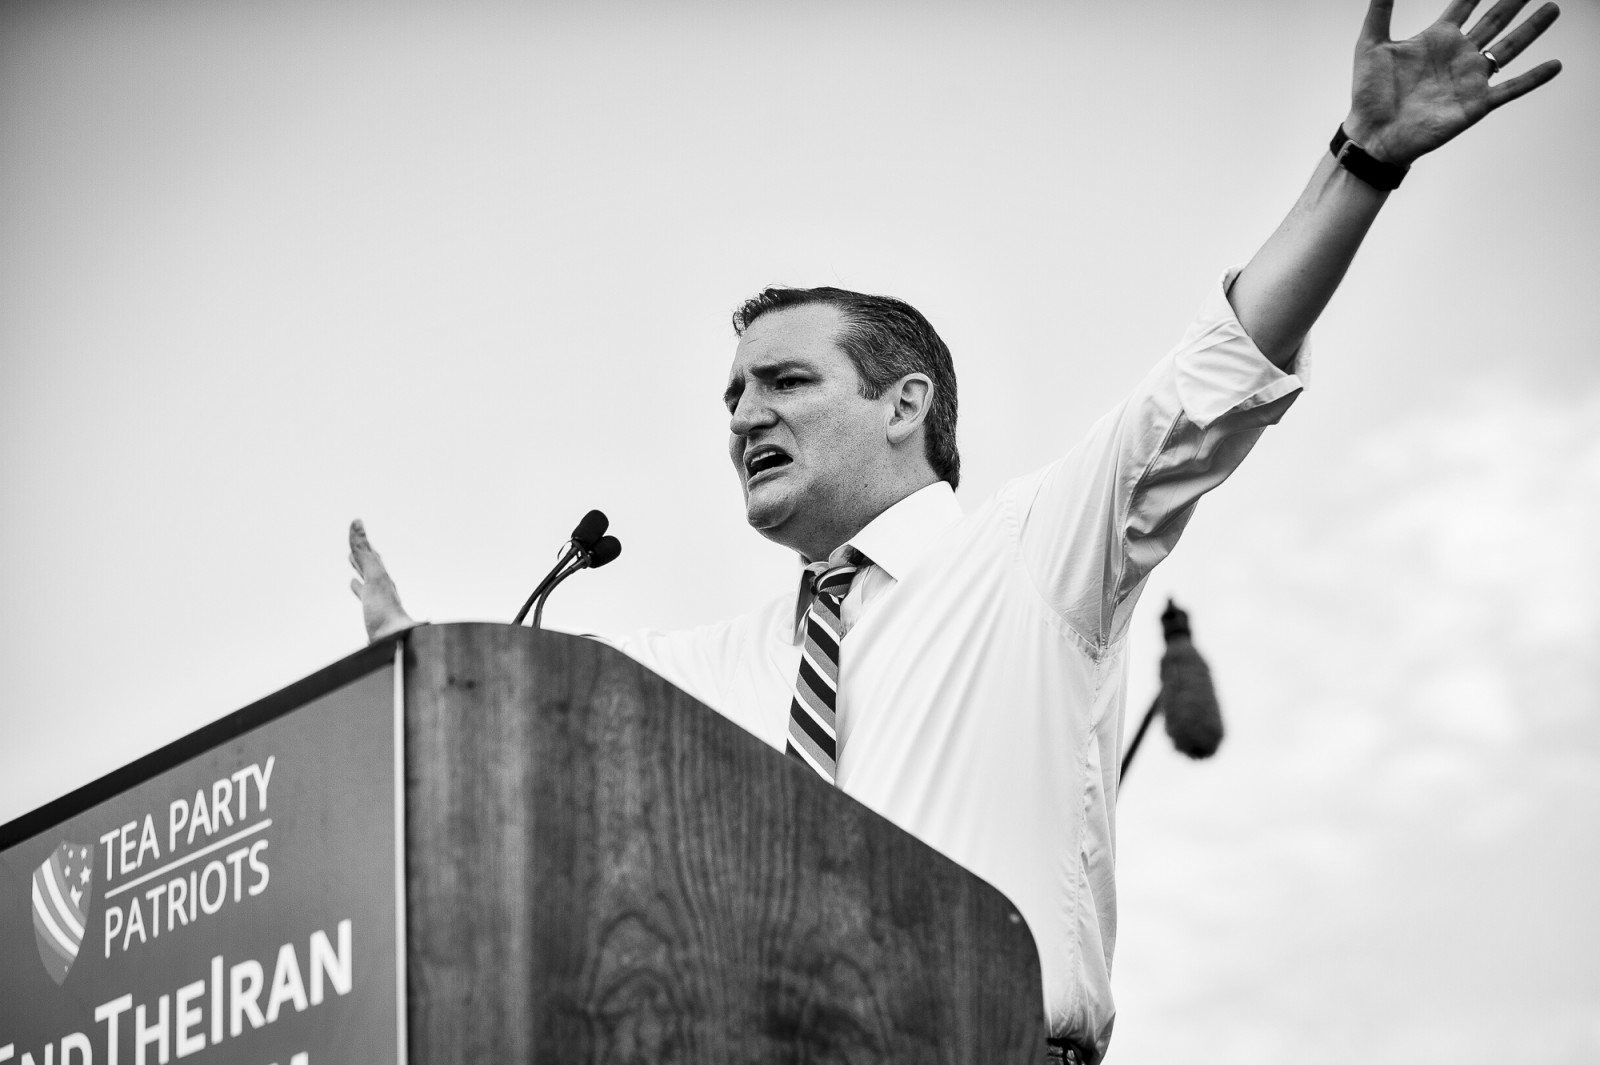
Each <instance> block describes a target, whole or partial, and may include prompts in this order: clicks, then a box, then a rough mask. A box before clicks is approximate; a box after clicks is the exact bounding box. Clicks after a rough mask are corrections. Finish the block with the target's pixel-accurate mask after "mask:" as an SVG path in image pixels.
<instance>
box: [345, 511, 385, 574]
mask: <svg viewBox="0 0 1600 1065" xmlns="http://www.w3.org/2000/svg"><path fill="white" fill-rule="evenodd" d="M350 565H351V567H352V568H354V569H355V571H356V572H357V573H359V574H361V579H362V580H364V581H370V580H372V578H374V577H376V576H377V575H379V574H380V573H383V572H384V569H383V559H382V558H380V557H379V556H378V552H377V551H375V550H374V549H373V547H372V542H371V541H370V540H368V539H367V527H366V526H365V525H363V524H362V523H361V519H360V518H357V519H356V520H355V521H352V522H351V523H350Z"/></svg>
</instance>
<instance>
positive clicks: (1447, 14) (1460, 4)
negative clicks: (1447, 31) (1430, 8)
mask: <svg viewBox="0 0 1600 1065" xmlns="http://www.w3.org/2000/svg"><path fill="white" fill-rule="evenodd" d="M1477 6H1478V0H1451V3H1450V6H1449V7H1447V8H1445V9H1444V14H1442V15H1440V16H1439V21H1440V22H1443V23H1444V24H1445V25H1447V26H1454V27H1456V28H1457V29H1460V28H1461V24H1462V23H1464V22H1466V21H1467V18H1468V17H1469V16H1470V15H1471V14H1472V9H1473V8H1475V7H1477Z"/></svg>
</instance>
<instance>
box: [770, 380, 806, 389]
mask: <svg viewBox="0 0 1600 1065" xmlns="http://www.w3.org/2000/svg"><path fill="white" fill-rule="evenodd" d="M804 383H805V379H804V378H800V377H780V378H778V379H777V380H776V381H774V382H772V387H774V388H776V389H777V390H778V391H780V392H787V391H788V390H789V389H791V388H794V387H796V386H797V385H802V384H804Z"/></svg>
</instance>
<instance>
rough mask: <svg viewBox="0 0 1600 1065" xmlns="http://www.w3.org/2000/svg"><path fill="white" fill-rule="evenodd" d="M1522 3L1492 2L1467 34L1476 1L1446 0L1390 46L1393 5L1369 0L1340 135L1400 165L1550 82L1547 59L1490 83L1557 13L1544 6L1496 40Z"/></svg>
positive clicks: (1555, 68)
mask: <svg viewBox="0 0 1600 1065" xmlns="http://www.w3.org/2000/svg"><path fill="white" fill-rule="evenodd" d="M1527 3H1528V0H1500V2H1499V3H1497V4H1495V5H1494V7H1492V8H1490V9H1489V11H1488V13H1487V14H1485V15H1484V16H1483V17H1482V18H1480V19H1478V21H1477V23H1476V24H1475V25H1473V26H1472V27H1471V28H1470V29H1468V28H1467V27H1466V21H1467V19H1468V17H1469V16H1470V15H1471V14H1472V11H1473V9H1474V8H1476V7H1477V6H1478V0H1452V2H1451V4H1450V6H1449V7H1447V8H1445V12H1444V14H1443V15H1440V16H1439V20H1438V21H1437V22H1435V23H1434V24H1433V25H1431V26H1429V27H1428V28H1427V29H1425V30H1423V31H1422V32H1421V33H1419V34H1417V35H1416V36H1415V37H1412V38H1411V39H1410V40H1406V41H1392V40H1390V39H1389V15H1390V12H1391V11H1392V10H1393V8H1394V3H1393V0H1372V2H1371V4H1370V5H1369V6H1368V8H1367V18H1366V22H1365V23H1364V24H1363V25H1362V27H1361V38H1360V40H1358V41H1357V42H1356V68H1355V86H1354V89H1353V91H1352V93H1351V102H1350V117H1349V118H1347V119H1346V120H1345V127H1344V128H1345V132H1346V133H1348V134H1349V135H1350V137H1351V139H1353V140H1354V141H1356V143H1358V144H1360V145H1361V146H1362V147H1363V148H1365V149H1366V150H1367V152H1368V153H1369V154H1371V155H1373V156H1375V157H1376V158H1378V159H1381V160H1383V161H1384V162H1389V163H1397V164H1400V165H1402V166H1408V165H1410V164H1411V162H1412V161H1413V160H1415V159H1416V158H1418V157H1419V156H1422V155H1425V154H1427V153H1428V152H1431V151H1433V150H1434V149H1435V148H1437V147H1439V146H1440V145H1441V144H1444V143H1445V142H1446V141H1448V140H1450V139H1451V138H1452V137H1455V136H1456V135H1457V134H1459V133H1461V132H1462V131H1463V130H1465V129H1467V128H1468V127H1469V126H1472V125H1473V124H1474V123H1476V122H1477V121H1478V120H1479V119H1481V118H1483V116H1484V115H1486V114H1488V113H1489V112H1490V111H1493V110H1494V109H1495V108H1497V107H1499V106H1501V105H1502V104H1506V103H1509V102H1511V101H1512V100H1515V99H1516V98H1517V97H1519V96H1522V95H1523V94H1525V93H1529V92H1532V91H1533V90H1534V89H1537V88H1538V87H1539V86H1541V85H1543V84H1544V83H1545V82H1547V81H1549V80H1550V79H1551V78H1553V77H1555V76H1556V75H1557V74H1559V73H1560V72H1561V63H1560V62H1559V61H1557V60H1554V59H1551V60H1547V61H1546V62H1543V63H1540V64H1539V65H1538V66H1536V67H1534V68H1533V69H1532V70H1530V71H1527V72H1526V73H1524V74H1519V75H1518V76H1516V77H1514V78H1507V79H1506V80H1504V81H1498V82H1495V83H1494V84H1490V80H1491V78H1493V76H1494V75H1495V74H1496V73H1498V71H1499V70H1500V69H1503V68H1505V67H1508V66H1510V64H1511V63H1512V61H1513V60H1515V59H1516V58H1517V56H1519V55H1521V54H1522V52H1523V50H1524V49H1526V48H1527V47H1528V46H1529V45H1530V44H1532V43H1533V42H1534V41H1535V40H1537V39H1538V37H1539V35H1540V34H1542V33H1543V32H1544V31H1545V30H1547V29H1549V28H1550V24H1551V23H1552V22H1554V21H1555V20H1556V16H1557V15H1559V14H1560V13H1561V12H1560V9H1558V8H1557V7H1556V5H1555V4H1545V5H1544V6H1542V7H1540V8H1539V9H1538V10H1537V11H1535V12H1534V13H1533V14H1531V15H1529V16H1528V17H1527V18H1526V19H1524V20H1522V22H1521V23H1520V24H1519V25H1517V26H1516V28H1514V29H1512V30H1511V32H1509V33H1506V34H1505V35H1504V36H1501V31H1503V30H1505V29H1506V27H1508V26H1510V25H1511V23H1512V22H1513V21H1515V20H1516V17H1517V15H1518V14H1519V13H1520V12H1521V11H1522V9H1523V8H1524V7H1526V6H1527ZM1485 52H1487V53H1488V54H1489V55H1492V56H1493V57H1494V59H1493V61H1491V60H1489V59H1488V58H1486V57H1485V55H1484V53H1485Z"/></svg>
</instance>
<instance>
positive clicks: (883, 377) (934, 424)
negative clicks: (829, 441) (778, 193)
mask: <svg viewBox="0 0 1600 1065" xmlns="http://www.w3.org/2000/svg"><path fill="white" fill-rule="evenodd" d="M812 303H823V304H827V305H828V306H830V307H837V308H839V311H840V312H841V313H842V314H843V316H844V327H843V328H842V329H841V330H840V332H839V336H838V338H837V341H838V344H839V348H840V350H841V351H843V352H844V353H845V354H846V355H848V356H849V357H850V361H851V362H853V363H854V364H855V367H856V373H858V374H860V375H861V395H862V396H863V397H864V398H866V399H877V398H878V397H879V396H881V395H883V393H884V390H885V389H887V388H888V387H889V386H890V385H892V384H894V383H895V382H896V381H898V380H900V378H902V377H904V376H906V375H907V374H912V373H921V374H927V375H928V378H929V380H931V381H932V382H933V403H932V405H931V407H930V408H929V410H928V417H927V420H926V421H924V422H923V425H924V427H925V428H926V429H927V435H926V436H925V437H924V439H925V440H926V441H927V456H928V465H930V466H932V467H933V472H934V473H936V474H938V476H939V478H940V479H941V480H945V481H949V482H950V487H951V488H955V487H957V486H958V485H959V484H960V483H961V454H960V452H958V451H957V450H956V368H955V363H954V362H953V361H952V360H951V358H950V349H949V348H947V347H945V344H944V341H943V340H940V339H939V334H938V333H936V332H934V331H933V326H931V325H929V324H928V320H927V319H926V318H924V317H923V316H922V315H921V313H919V312H918V311H917V309H916V308H915V307H913V306H911V304H909V303H906V302H905V301H904V300H897V299H895V298H893V297H892V296H869V295H867V294H865V293H862V292H851V291H850V290H849V289H844V288H830V287H823V288H782V287H774V288H767V289H763V290H762V291H761V292H760V293H759V294H757V295H755V296H752V297H750V298H749V299H747V300H745V301H744V303H743V304H742V305H741V306H740V307H739V309H738V310H736V311H734V312H733V331H734V332H735V333H736V334H738V335H739V336H744V331H745V330H746V329H749V328H750V326H751V324H752V323H753V322H754V321H755V320H756V319H757V318H760V317H761V316H762V315H763V314H766V313H768V312H770V311H781V310H786V309H788V308H790V307H804V306H806V305H808V304H812Z"/></svg>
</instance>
